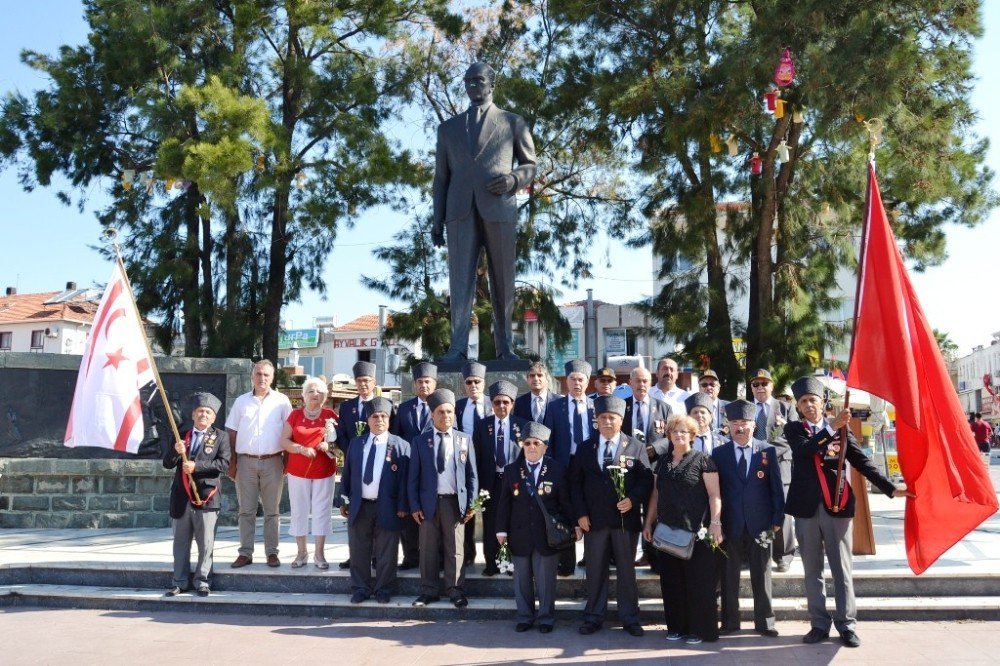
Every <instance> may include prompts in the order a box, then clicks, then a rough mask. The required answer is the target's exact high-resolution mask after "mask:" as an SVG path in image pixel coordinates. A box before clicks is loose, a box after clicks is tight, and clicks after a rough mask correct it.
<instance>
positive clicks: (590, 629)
mask: <svg viewBox="0 0 1000 666" xmlns="http://www.w3.org/2000/svg"><path fill="white" fill-rule="evenodd" d="M600 628H601V626H600V625H597V624H594V623H593V622H584V623H583V624H581V625H580V633H581V634H583V635H584V636H589V635H591V634H593V633H595V632H596V631H597V630H598V629H600Z"/></svg>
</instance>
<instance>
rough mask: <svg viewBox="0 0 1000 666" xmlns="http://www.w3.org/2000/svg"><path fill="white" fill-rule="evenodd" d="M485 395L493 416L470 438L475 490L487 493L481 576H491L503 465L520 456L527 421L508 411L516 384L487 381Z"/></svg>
mask: <svg viewBox="0 0 1000 666" xmlns="http://www.w3.org/2000/svg"><path fill="white" fill-rule="evenodd" d="M489 394H490V402H491V403H492V405H493V415H492V416H489V417H487V418H485V419H483V420H482V421H481V422H480V424H479V428H478V430H476V432H475V433H474V434H473V437H472V441H473V445H474V446H475V449H476V462H477V464H478V467H477V468H476V472H477V475H478V480H479V489H480V490H486V491H488V492H489V493H490V501H488V502H486V505H485V507H484V509H483V556H484V557H485V558H486V568H485V569H483V575H484V576H495V575H496V574H498V573H500V569H499V568H498V567H497V561H496V558H497V552H498V551H499V550H500V543H499V542H498V541H497V539H496V520H497V515H496V508H497V504H498V503H499V501H500V490H501V488H502V487H503V475H504V468H505V467H506V466H507V465H509V464H510V463H512V462H514V461H515V460H517V457H518V455H520V453H521V448H520V445H519V442H520V439H521V431H522V430H523V428H524V426H525V425H526V424H527V423H528V422H527V421H525V420H524V419H521V418H518V417H516V416H514V415H512V414H511V410H512V409H513V406H514V398H516V397H517V387H516V386H514V385H513V384H511V383H510V382H507V381H499V382H494V383H493V384H490V388H489Z"/></svg>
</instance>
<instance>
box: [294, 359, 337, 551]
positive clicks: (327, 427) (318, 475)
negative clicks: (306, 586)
mask: <svg viewBox="0 0 1000 666" xmlns="http://www.w3.org/2000/svg"><path fill="white" fill-rule="evenodd" d="M326 395H327V388H326V382H324V381H323V380H322V379H319V378H317V377H309V378H308V379H306V381H305V382H303V384H302V399H303V401H304V405H303V406H302V407H300V408H298V409H293V410H292V413H291V414H289V415H288V421H287V422H286V423H285V427H284V430H282V432H281V447H282V448H283V449H284V450H285V451H287V452H288V469H287V472H288V501H289V504H290V505H291V510H292V522H291V525H290V526H289V529H288V531H289V533H290V534H291V535H292V536H293V537H295V543H296V545H297V546H298V547H299V552H298V555H296V557H295V561H294V562H292V568H293V569H298V568H300V567H304V566H305V565H306V562H308V561H309V552H308V551H307V550H306V536H307V535H308V534H309V532H310V530H309V518H310V516H311V517H312V535H313V542H314V543H315V552H314V553H313V559H314V560H315V562H316V567H317V568H319V569H329V568H330V565H329V564H327V562H326V556H325V555H324V553H323V548H324V546H325V545H326V535H327V534H329V533H330V520H331V517H330V513H331V509H332V506H333V485H334V479H333V475H334V474H335V473H336V472H337V461H336V460H335V459H334V457H333V450H332V447H331V446H330V443H331V442H332V441H333V440H334V439H336V432H337V431H336V429H335V427H334V426H335V425H336V422H337V415H336V414H335V413H334V411H333V410H332V409H329V408H327V407H324V406H323V405H324V403H325V402H326Z"/></svg>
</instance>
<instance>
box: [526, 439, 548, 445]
mask: <svg viewBox="0 0 1000 666" xmlns="http://www.w3.org/2000/svg"><path fill="white" fill-rule="evenodd" d="M521 446H545V444H544V443H542V442H529V441H528V440H524V441H522V442H521Z"/></svg>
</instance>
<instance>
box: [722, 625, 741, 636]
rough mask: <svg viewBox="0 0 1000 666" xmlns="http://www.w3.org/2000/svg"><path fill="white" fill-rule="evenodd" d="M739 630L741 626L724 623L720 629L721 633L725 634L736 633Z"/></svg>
mask: <svg viewBox="0 0 1000 666" xmlns="http://www.w3.org/2000/svg"><path fill="white" fill-rule="evenodd" d="M739 630H740V628H739V627H731V626H728V625H723V626H722V628H721V629H719V635H720V636H725V635H726V634H735V633H736V632H737V631H739Z"/></svg>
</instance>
